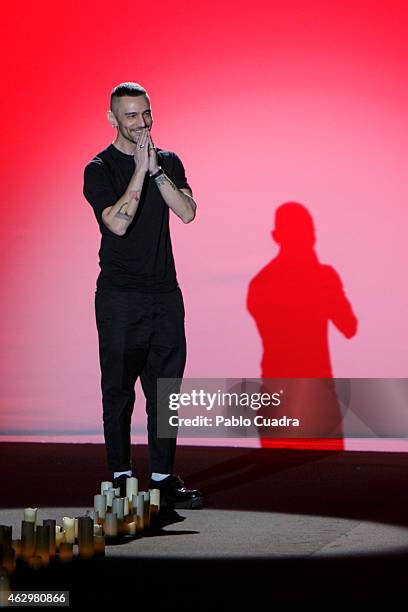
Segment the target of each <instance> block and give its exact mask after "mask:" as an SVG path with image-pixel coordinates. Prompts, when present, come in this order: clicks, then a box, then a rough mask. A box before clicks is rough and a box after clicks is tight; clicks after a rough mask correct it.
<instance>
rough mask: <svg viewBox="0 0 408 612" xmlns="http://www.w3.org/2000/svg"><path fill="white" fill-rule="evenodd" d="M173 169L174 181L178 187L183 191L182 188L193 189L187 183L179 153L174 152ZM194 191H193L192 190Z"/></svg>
mask: <svg viewBox="0 0 408 612" xmlns="http://www.w3.org/2000/svg"><path fill="white" fill-rule="evenodd" d="M172 157H173V168H172V174H173V177H172V180H173V183H174V184H175V186H176V187H178V188H179V189H181V188H182V187H188V188H189V189H191V187H190V185H189V184H188V182H187V178H186V173H185V170H184V166H183V163H182V161H181V159H180V158H179V156H178V155H177V153H174V152H173V155H172ZM191 191H192V190H191Z"/></svg>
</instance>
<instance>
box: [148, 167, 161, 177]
mask: <svg viewBox="0 0 408 612" xmlns="http://www.w3.org/2000/svg"><path fill="white" fill-rule="evenodd" d="M162 174H164V171H163V169H162V167H161V166H157V168H155V169H154V170H153V171H152V172H150V178H152V179H155V178H157V177H158V176H161V175H162Z"/></svg>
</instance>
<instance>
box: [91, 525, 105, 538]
mask: <svg viewBox="0 0 408 612" xmlns="http://www.w3.org/2000/svg"><path fill="white" fill-rule="evenodd" d="M93 532H94V536H97V535H99V536H101V535H103V534H102V525H96V524H94V526H93Z"/></svg>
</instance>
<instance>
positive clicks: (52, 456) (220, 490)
mask: <svg viewBox="0 0 408 612" xmlns="http://www.w3.org/2000/svg"><path fill="white" fill-rule="evenodd" d="M177 453H178V454H177V466H176V472H177V473H179V474H180V475H181V476H182V477H183V478H184V479H185V481H186V483H187V485H191V486H194V487H197V488H200V489H201V490H202V491H203V493H204V495H205V500H206V508H214V509H230V510H246V511H258V512H259V511H261V512H279V513H287V514H294V513H296V514H301V515H317V516H327V517H340V518H352V519H362V520H368V521H375V522H379V523H383V524H390V525H398V526H402V527H408V486H407V485H408V456H407V455H406V454H403V453H374V452H343V451H342V452H335V451H318V450H313V451H301V450H278V449H243V448H212V447H182V446H180V447H179V448H178V451H177ZM0 460H1V466H2V470H1V472H0V491H1V501H0V505H1V507H2V508H10V509H11V508H23V507H27V506H31V507H45V506H46V507H50V506H53V507H54V506H55V507H57V506H58V507H64V506H67V507H72V506H82V505H84V506H88V505H89V500H90V497H91V498H92V495H93V494H94V492H95V491H96V489H97V488H98V486H99V482H100V481H101V480H105V479H108V477H109V474H108V473H107V472H106V470H105V454H104V447H103V446H102V445H96V444H32V443H27V444H24V443H2V444H0ZM133 462H134V473H135V475H136V476H138V478H139V479H140V488H141V489H143V488H146V487H147V449H146V447H143V446H138V447H134V448H133ZM198 512H199V510H198ZM185 526H186V525H185V523H184V524H183V527H185ZM157 540H158V546H160V538H157ZM248 547H249V548H250V534H248ZM84 569H85V570H86V571H84ZM12 588H13V589H14V590H17V589H20V590H30V589H35V590H41V589H46V590H51V589H60V590H69V591H70V593H71V595H70V596H71V607H78V606H79V605H81V604H82V603H84V604H85V603H86V604H90V603H92V604H102V603H107V604H109V603H111V604H114V603H117V604H118V605H128V604H129V603H131V602H134V604H135V605H136V606H137V602H138V600H139V599H140V598H142V600H145V599H148V600H149V599H150V600H151V602H152V606H153V609H155V608H156V605H157V606H158V605H160V607H162V606H163V605H166V607H167V608H169V609H173V608H174V607H176V608H177V609H179V610H184V609H186V610H187V609H190V608H193V609H194V610H201V609H202V610H204V609H206V610H208V609H209V608H210V607H212V608H216V609H218V608H219V607H220V606H221V605H225V606H227V605H228V606H231V605H234V606H235V608H242V609H244V608H245V609H247V608H248V607H249V606H257V605H260V604H261V603H262V602H265V604H266V605H267V606H268V608H269V607H272V606H273V604H274V603H279V604H280V605H281V604H282V603H290V602H292V603H303V604H306V605H307V608H306V609H312V606H313V608H314V609H316V607H319V609H329V608H331V607H332V606H333V604H335V603H339V604H341V605H350V604H352V603H357V604H359V605H361V604H367V605H372V604H378V603H381V606H382V608H384V610H386V609H392V610H399V609H403V608H402V604H401V605H400V604H398V603H397V602H398V601H399V599H400V598H401V597H403V598H404V599H405V594H406V590H407V588H408V548H407V551H406V552H405V551H404V550H403V552H401V549H400V550H399V552H398V553H395V554H393V553H390V552H388V553H387V554H384V552H383V551H381V550H378V551H375V553H372V554H370V555H367V554H366V555H363V554H361V555H359V556H350V557H349V558H341V559H340V558H338V559H336V558H333V559H325V560H322V559H308V558H304V557H303V558H302V557H300V556H299V555H297V553H296V546H294V550H293V556H290V557H288V558H285V559H273V558H271V559H261V560H260V559H250V560H248V555H246V559H243V560H239V559H238V560H237V559H231V560H219V559H217V560H215V559H198V560H197V559H194V560H191V559H189V560H184V559H183V560H180V559H177V560H174V559H169V560H168V561H167V560H163V558H162V557H161V558H160V559H151V558H149V559H147V558H145V559H143V558H140V557H138V558H123V556H121V557H119V556H118V557H117V558H115V557H110V558H105V559H102V560H98V561H97V560H91V561H81V560H78V559H74V561H73V562H72V563H71V564H65V565H64V566H62V565H59V566H58V565H55V566H52V567H50V568H48V569H46V570H45V569H44V570H39V571H37V572H33V570H27V569H25V568H24V567H19V568H18V570H17V571H16V572H15V573H14V574H13V575H12ZM153 602H155V603H153ZM390 606H392V608H390ZM404 609H405V607H404Z"/></svg>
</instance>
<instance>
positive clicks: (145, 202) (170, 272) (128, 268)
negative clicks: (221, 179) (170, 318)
mask: <svg viewBox="0 0 408 612" xmlns="http://www.w3.org/2000/svg"><path fill="white" fill-rule="evenodd" d="M157 155H158V161H159V165H160V166H161V167H162V168H163V170H164V172H165V173H166V174H167V176H168V177H169V178H170V179H171V180H172V181H173V183H174V184H175V185H176V187H178V188H181V187H190V186H189V184H188V182H187V179H186V175H185V171H184V167H183V164H182V162H181V160H180V158H179V157H178V155H177V154H176V153H174V152H172V151H165V150H163V149H159V148H157ZM134 170H135V160H134V157H133V155H128V154H127V153H122V151H119V149H117V148H116V147H115V146H114V145H113V144H110V145H109V146H108V147H106V149H104V150H103V151H101V152H100V153H98V154H97V155H96V156H95V157H94V158H93V159H91V161H89V162H88V163H87V165H86V166H85V169H84V187H83V194H84V196H85V198H86V199H87V201H88V202H89V203H90V204H91V206H92V208H93V210H94V213H95V217H96V219H97V221H98V224H99V229H100V232H101V234H102V235H101V246H100V249H99V266H100V268H101V271H100V273H99V276H98V279H97V283H96V285H97V287H98V288H101V289H102V288H106V289H117V290H123V291H140V292H143V293H165V292H168V291H173V290H174V289H177V287H178V282H177V277H176V270H175V265H174V258H173V251H172V247H171V239H170V230H169V207H168V206H167V204H166V202H165V201H164V200H163V197H162V195H161V193H160V191H159V188H158V186H157V185H156V183H155V181H154V180H152V179H151V178H150V176H149V173H148V172H147V173H146V176H145V181H144V183H143V188H142V193H141V195H140V201H139V206H138V208H137V211H136V215H135V218H134V219H133V221H132V222H131V224H130V225H129V227H128V229H127V231H126V233H125V234H124V235H123V236H118V235H117V234H114V233H113V232H111V231H110V229H109V228H107V227H106V225H105V224H104V222H103V221H102V211H103V209H104V208H106V207H108V206H112V204H115V202H117V201H118V200H119V198H120V197H121V196H122V195H123V194H124V192H125V191H126V189H127V187H128V185H129V181H130V179H131V177H132V174H133V172H134Z"/></svg>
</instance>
